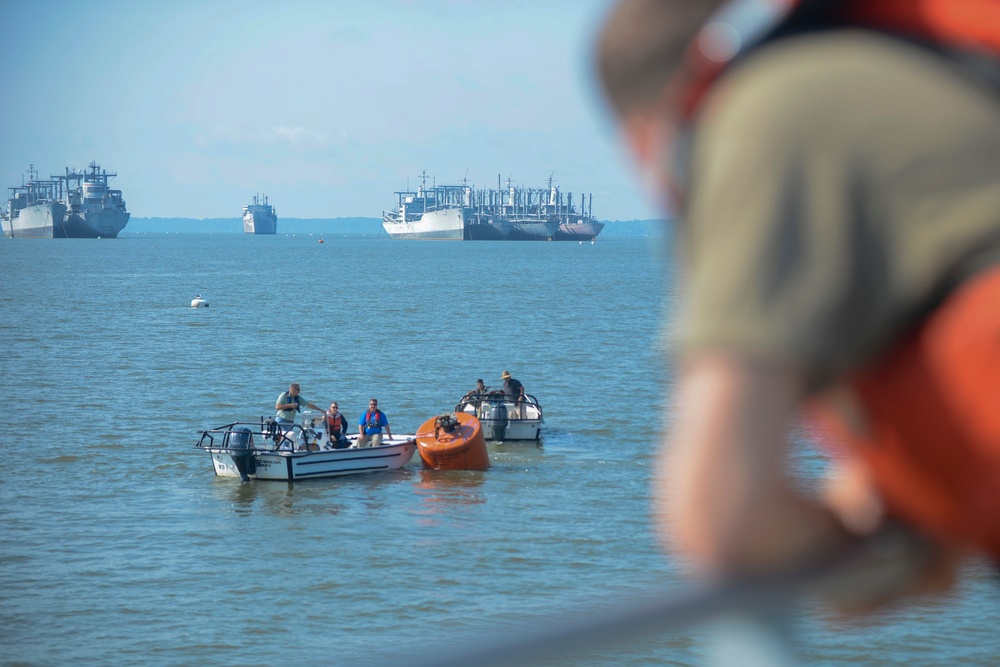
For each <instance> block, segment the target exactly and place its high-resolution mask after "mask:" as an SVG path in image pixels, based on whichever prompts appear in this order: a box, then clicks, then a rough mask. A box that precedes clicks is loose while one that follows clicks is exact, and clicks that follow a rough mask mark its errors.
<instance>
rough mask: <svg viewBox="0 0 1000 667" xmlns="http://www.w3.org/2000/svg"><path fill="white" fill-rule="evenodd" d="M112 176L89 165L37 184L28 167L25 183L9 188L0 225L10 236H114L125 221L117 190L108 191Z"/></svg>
mask: <svg viewBox="0 0 1000 667" xmlns="http://www.w3.org/2000/svg"><path fill="white" fill-rule="evenodd" d="M117 175H118V174H113V173H112V174H109V173H108V172H107V171H105V170H102V169H101V168H100V167H99V166H98V164H97V163H96V162H91V163H90V165H89V166H88V167H87V169H86V170H85V171H77V170H75V169H74V170H70V169H69V168H68V167H67V168H66V170H65V173H64V174H59V175H53V176H51V177H50V178H49V179H48V180H41V179H39V178H38V172H36V171H35V166H34V165H29V167H28V181H27V182H26V183H24V184H22V185H19V186H14V187H11V188H9V189H10V190H11V196H10V198H9V199H8V200H7V205H6V207H5V208H4V210H3V211H2V214H0V227H2V228H3V233H4V235H5V236H8V237H10V238H48V239H58V238H68V239H79V238H115V237H116V236H118V233H119V232H120V231H121V230H122V229H124V228H125V225H127V224H128V220H129V212H128V211H127V210H126V209H125V200H124V199H122V192H121V190H112V189H110V188H109V187H108V181H109V180H110V179H112V178H114V177H115V176H117Z"/></svg>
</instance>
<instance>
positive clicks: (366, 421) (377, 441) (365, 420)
mask: <svg viewBox="0 0 1000 667" xmlns="http://www.w3.org/2000/svg"><path fill="white" fill-rule="evenodd" d="M358 426H359V427H360V428H359V431H360V432H359V434H358V447H378V446H379V445H381V444H382V429H383V428H384V429H385V432H386V435H388V436H389V437H390V438H391V437H392V429H390V428H389V420H388V419H387V418H386V416H385V413H384V412H382V411H381V410H379V409H378V399H375V398H373V399H371V400H370V401H368V410H366V411H365V413H364V414H362V415H361V419H359V420H358Z"/></svg>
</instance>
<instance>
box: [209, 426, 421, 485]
mask: <svg viewBox="0 0 1000 667" xmlns="http://www.w3.org/2000/svg"><path fill="white" fill-rule="evenodd" d="M323 417H324V415H323V413H322V412H315V411H305V412H303V413H302V423H301V424H291V425H289V424H278V423H277V422H275V421H274V420H273V419H271V418H264V417H261V419H260V422H259V423H253V422H233V423H231V424H226V425H224V426H219V427H218V428H213V429H208V430H207V431H202V432H201V440H199V442H198V444H197V445H196V447H198V448H199V449H202V450H204V451H206V452H208V453H209V455H210V456H211V457H212V464H213V465H214V467H215V474H216V475H218V476H219V477H236V478H239V479H242V480H243V481H244V482H247V481H250V480H251V479H276V480H284V481H293V480H301V479H314V478H320V477H341V476H343V475H358V474H361V473H368V472H379V471H385V470H398V469H399V468H402V467H403V466H405V465H406V464H407V463H409V462H410V459H411V458H413V454H414V452H416V451H417V442H416V436H413V435H394V436H393V437H392V438H384V439H383V440H382V444H381V445H380V446H378V447H364V448H361V449H359V448H358V447H357V439H358V436H357V435H349V436H347V443H346V445H344V444H342V443H336V442H335V441H331V440H330V435H329V433H327V430H326V422H325V421H324V419H323ZM337 447H340V448H339V449H338V448H337Z"/></svg>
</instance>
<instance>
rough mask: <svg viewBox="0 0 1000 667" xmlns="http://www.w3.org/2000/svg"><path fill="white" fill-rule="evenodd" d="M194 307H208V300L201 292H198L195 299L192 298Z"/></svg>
mask: <svg viewBox="0 0 1000 667" xmlns="http://www.w3.org/2000/svg"><path fill="white" fill-rule="evenodd" d="M191 307H192V308H208V301H205V299H203V298H201V294H196V295H195V297H194V298H193V299H191Z"/></svg>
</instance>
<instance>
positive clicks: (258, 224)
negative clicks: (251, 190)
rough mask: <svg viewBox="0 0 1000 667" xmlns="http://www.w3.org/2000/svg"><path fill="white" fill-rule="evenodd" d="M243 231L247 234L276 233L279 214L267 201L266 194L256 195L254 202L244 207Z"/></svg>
mask: <svg viewBox="0 0 1000 667" xmlns="http://www.w3.org/2000/svg"><path fill="white" fill-rule="evenodd" d="M243 232H244V233H246V234H276V233H277V232H278V214H277V212H276V211H275V210H274V207H273V206H271V205H270V204H268V203H267V196H266V195H254V196H253V203H252V204H247V205H246V206H244V207H243Z"/></svg>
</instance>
